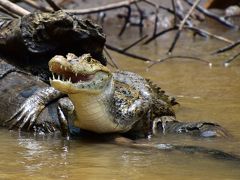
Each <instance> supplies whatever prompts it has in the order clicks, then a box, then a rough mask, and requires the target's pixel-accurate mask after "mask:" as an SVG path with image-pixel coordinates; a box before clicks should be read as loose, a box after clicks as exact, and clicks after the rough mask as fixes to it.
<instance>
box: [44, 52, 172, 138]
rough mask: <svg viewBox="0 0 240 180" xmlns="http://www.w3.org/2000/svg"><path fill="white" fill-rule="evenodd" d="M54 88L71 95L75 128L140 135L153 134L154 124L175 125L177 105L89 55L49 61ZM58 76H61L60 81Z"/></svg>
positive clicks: (136, 77)
mask: <svg viewBox="0 0 240 180" xmlns="http://www.w3.org/2000/svg"><path fill="white" fill-rule="evenodd" d="M49 68H50V71H51V72H53V73H54V74H56V75H53V79H52V80H50V83H51V85H52V86H53V87H54V88H55V89H57V90H59V91H61V92H63V93H66V94H68V96H69V98H70V100H71V101H72V103H73V105H74V107H75V109H74V112H75V115H76V118H75V119H74V125H75V126H76V127H79V128H82V129H86V130H89V131H93V132H97V133H112V132H121V133H124V132H128V131H130V130H131V131H137V132H142V133H144V134H145V135H147V134H151V133H152V132H154V131H153V129H154V128H155V127H153V125H155V124H156V123H154V122H155V121H161V122H162V121H163V119H162V118H163V117H164V119H165V120H164V121H174V120H175V113H174V111H173V109H172V105H174V104H175V102H174V100H171V98H169V97H168V96H167V95H165V94H164V93H163V92H162V91H160V90H159V89H157V88H156V87H155V86H154V85H152V83H150V82H149V81H147V80H146V79H144V78H142V77H141V76H139V75H137V74H135V73H132V72H126V71H117V72H114V73H111V72H110V70H109V69H108V68H107V67H106V66H103V65H101V64H100V63H99V62H98V61H97V60H95V59H93V58H92V57H91V56H90V54H84V55H82V56H80V57H79V58H78V57H76V56H75V55H73V54H68V55H67V58H65V57H63V56H55V57H53V58H52V59H51V60H50V61H49ZM55 76H58V77H57V78H56V77H55Z"/></svg>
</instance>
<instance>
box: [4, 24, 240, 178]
mask: <svg viewBox="0 0 240 180" xmlns="http://www.w3.org/2000/svg"><path fill="white" fill-rule="evenodd" d="M106 27H108V26H107V25H106V26H105V29H106V31H107V33H108V42H109V43H111V44H116V45H119V46H125V45H127V44H129V40H131V39H132V40H134V39H135V38H137V37H138V34H137V33H136V32H137V31H136V29H135V30H134V29H133V30H129V31H128V32H127V33H125V34H124V35H123V37H122V38H121V41H120V40H119V39H118V38H113V37H115V35H114V34H110V33H109V32H110V31H111V30H109V29H108V28H106ZM215 29H216V28H215ZM219 32H221V34H223V35H226V36H227V37H229V38H231V39H233V40H234V39H236V38H237V37H239V32H232V33H230V32H229V30H221V31H219ZM171 39H172V34H169V35H166V36H163V37H162V38H160V39H158V40H157V41H155V42H152V43H151V44H149V45H148V46H138V47H135V48H133V49H132V50H131V51H132V52H134V53H138V54H141V55H144V56H146V57H149V58H152V59H158V58H159V57H163V56H164V53H165V52H166V51H167V48H168V47H169V44H170V42H171ZM224 45H226V44H225V43H223V42H220V41H218V40H212V39H211V40H203V39H201V38H198V39H197V40H193V39H192V37H191V35H190V34H184V35H183V36H182V37H181V40H180V41H179V42H178V44H177V48H176V51H174V54H175V55H192V56H198V57H202V58H204V59H207V60H210V61H211V62H212V63H213V66H212V67H211V68H210V67H209V66H208V65H207V64H204V63H202V62H196V61H189V60H170V61H166V62H164V63H161V64H158V65H155V66H153V67H152V68H150V69H149V70H148V71H147V70H146V67H147V66H148V65H149V63H146V62H142V61H138V60H134V59H131V58H127V57H125V56H122V55H119V54H116V53H114V52H111V53H112V55H113V57H114V59H115V60H116V63H117V64H118V66H119V67H120V68H121V69H123V70H130V71H133V72H137V73H140V74H141V75H143V76H144V77H147V78H150V79H152V80H153V81H154V82H155V83H156V84H158V85H159V86H161V87H162V88H163V89H164V90H166V92H168V93H169V94H170V95H174V96H175V97H176V98H177V100H178V101H179V102H180V104H181V106H180V107H178V108H177V110H176V111H177V119H179V120H188V121H198V120H207V121H212V122H216V123H219V124H221V125H222V126H224V127H225V128H226V129H228V130H229V131H230V133H231V134H232V135H233V137H231V138H228V139H201V138H194V137H186V136H170V135H168V136H162V137H155V138H153V139H152V140H150V141H151V142H152V143H155V144H159V143H169V144H177V145H198V146H204V147H209V148H216V149H221V150H224V151H226V152H231V153H235V154H238V155H240V150H239V149H240V59H238V60H236V61H234V62H233V63H232V64H231V65H230V66H229V67H227V68H226V67H224V66H223V65H222V62H223V60H224V59H225V58H226V57H227V55H230V52H229V53H227V54H224V55H218V56H211V55H209V54H210V52H212V51H213V50H215V49H216V48H219V47H222V46H224ZM238 51H239V48H238V49H235V50H234V51H231V53H237V52H238ZM0 147H1V148H0V179H3V180H8V179H9V180H10V179H22V180H28V179H29V180H30V179H35V180H38V179H39V180H40V179H46V180H48V179H49V180H50V179H98V180H99V179H112V180H114V179H184V180H187V179H240V163H239V162H232V161H227V160H219V159H213V158H211V157H208V156H204V155H202V154H185V153H181V152H165V151H160V150H154V149H148V150H146V149H133V148H129V147H124V146H119V145H114V144H110V143H106V142H99V141H97V142H92V141H90V140H88V139H87V137H84V138H80V139H72V140H69V141H65V140H63V139H62V138H61V137H59V136H47V137H46V136H45V137H44V136H34V135H31V134H23V133H22V134H19V133H18V132H10V131H8V130H6V129H0Z"/></svg>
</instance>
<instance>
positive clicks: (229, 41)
mask: <svg viewBox="0 0 240 180" xmlns="http://www.w3.org/2000/svg"><path fill="white" fill-rule="evenodd" d="M184 28H186V29H190V30H193V31H196V32H199V33H202V34H206V35H207V36H209V37H213V38H215V39H218V40H221V41H224V42H227V43H234V42H233V41H232V40H230V39H227V38H225V37H223V36H219V35H215V34H212V33H210V32H208V31H206V30H204V29H200V28H197V27H189V26H185V27H184Z"/></svg>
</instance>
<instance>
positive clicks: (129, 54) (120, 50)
mask: <svg viewBox="0 0 240 180" xmlns="http://www.w3.org/2000/svg"><path fill="white" fill-rule="evenodd" d="M105 46H106V48H108V49H110V50H112V51H116V52H118V53H120V54H123V55H125V56H129V57H132V58H135V59H139V60H141V61H152V60H151V59H149V58H146V57H142V56H139V55H136V54H133V53H129V52H126V51H123V50H122V49H120V48H118V47H114V46H111V45H109V44H105Z"/></svg>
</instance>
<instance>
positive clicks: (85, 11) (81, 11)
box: [64, 0, 142, 15]
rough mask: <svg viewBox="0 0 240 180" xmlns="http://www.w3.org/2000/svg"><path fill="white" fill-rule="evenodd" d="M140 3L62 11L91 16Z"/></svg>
mask: <svg viewBox="0 0 240 180" xmlns="http://www.w3.org/2000/svg"><path fill="white" fill-rule="evenodd" d="M140 1H142V0H128V1H122V2H118V3H112V4H108V5H105V6H99V7H95V8H89V9H74V10H73V9H71V10H64V11H65V12H67V13H70V14H75V15H84V14H92V13H99V12H102V11H110V10H114V9H119V8H124V7H128V6H129V5H131V4H133V3H136V2H140Z"/></svg>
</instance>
